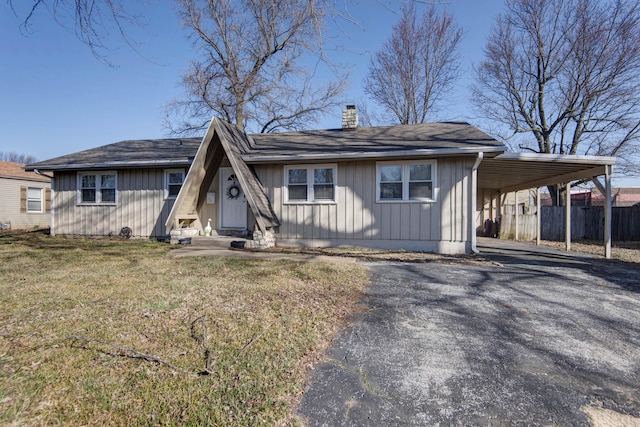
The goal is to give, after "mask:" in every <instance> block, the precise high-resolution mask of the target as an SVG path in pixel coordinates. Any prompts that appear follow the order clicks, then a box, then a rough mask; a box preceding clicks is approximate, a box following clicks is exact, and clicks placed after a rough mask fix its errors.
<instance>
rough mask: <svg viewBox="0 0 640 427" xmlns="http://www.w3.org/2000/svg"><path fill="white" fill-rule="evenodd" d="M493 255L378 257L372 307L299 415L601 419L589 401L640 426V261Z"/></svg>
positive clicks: (324, 369)
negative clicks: (434, 259)
mask: <svg viewBox="0 0 640 427" xmlns="http://www.w3.org/2000/svg"><path fill="white" fill-rule="evenodd" d="M483 257H484V258H485V260H484V261H482V262H477V263H450V264H442V263H388V262H382V263H371V264H368V268H369V269H370V272H371V275H372V279H373V286H371V287H370V288H369V289H368V295H367V296H366V298H365V300H364V301H363V305H364V306H365V310H364V311H363V313H362V314H360V315H359V316H358V317H357V318H356V319H354V321H353V324H352V326H351V327H349V328H347V329H346V330H344V331H343V333H342V334H341V335H340V336H339V337H337V339H336V340H335V342H334V344H333V347H332V348H331V349H330V350H329V352H328V354H327V361H326V362H325V363H322V364H320V365H318V366H317V367H316V368H315V370H314V371H313V374H312V380H311V384H310V386H309V388H308V390H307V391H306V392H305V395H304V397H303V400H302V403H301V405H300V407H299V410H298V412H299V414H300V415H302V416H304V417H307V418H308V420H309V424H310V425H311V426H449V425H464V426H486V425H491V426H515V425H523V426H524V425H527V426H529V425H540V426H550V425H559V426H589V425H598V424H597V423H594V422H593V419H590V418H589V417H588V416H587V414H586V413H587V412H589V410H590V409H589V408H591V410H596V411H601V412H602V413H604V414H614V415H617V414H626V416H622V418H618V419H617V420H618V421H615V420H613V421H614V422H617V423H618V425H621V424H620V423H622V422H623V421H624V422H629V423H631V424H628V425H640V420H639V419H637V418H633V417H640V413H639V411H640V266H638V264H625V263H622V262H616V261H605V260H596V259H591V258H589V257H576V256H567V255H566V254H563V253H561V252H555V253H554V252H552V253H538V252H537V250H534V249H532V248H531V247H523V246H514V247H513V248H512V250H508V251H503V250H500V249H495V248H484V251H483ZM594 408H595V409H594ZM602 408H604V410H603V409H602ZM636 421H638V422H639V424H634V423H636ZM613 425H615V424H613Z"/></svg>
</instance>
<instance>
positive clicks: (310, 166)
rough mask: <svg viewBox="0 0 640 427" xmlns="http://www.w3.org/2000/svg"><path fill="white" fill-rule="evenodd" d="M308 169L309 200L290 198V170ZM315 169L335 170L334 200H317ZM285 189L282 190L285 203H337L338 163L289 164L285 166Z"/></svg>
mask: <svg viewBox="0 0 640 427" xmlns="http://www.w3.org/2000/svg"><path fill="white" fill-rule="evenodd" d="M291 169H306V170H307V200H289V170H291ZM314 169H331V170H333V200H326V199H322V200H315V198H314V193H313V184H314V182H313V170H314ZM283 175H284V176H283V180H284V185H283V187H284V191H283V192H282V197H283V198H284V199H283V203H284V204H285V205H335V204H336V200H337V197H338V164H337V163H326V164H306V165H287V166H285V167H284V174H283Z"/></svg>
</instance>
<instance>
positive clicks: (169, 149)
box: [26, 138, 202, 170]
mask: <svg viewBox="0 0 640 427" xmlns="http://www.w3.org/2000/svg"><path fill="white" fill-rule="evenodd" d="M201 140H202V139H201V138H171V139H138V140H130V141H120V142H116V143H114V144H109V145H103V146H101V147H96V148H91V149H89V150H84V151H79V152H77V153H72V154H68V155H66V156H61V157H56V158H53V159H50V160H45V161H43V162H38V163H33V164H30V165H27V167H26V169H27V170H33V169H41V170H62V169H86V168H113V167H119V168H120V167H140V166H147V167H154V166H158V167H161V166H171V165H184V166H188V165H190V164H191V161H192V160H193V156H195V154H196V151H198V147H199V146H200V141H201Z"/></svg>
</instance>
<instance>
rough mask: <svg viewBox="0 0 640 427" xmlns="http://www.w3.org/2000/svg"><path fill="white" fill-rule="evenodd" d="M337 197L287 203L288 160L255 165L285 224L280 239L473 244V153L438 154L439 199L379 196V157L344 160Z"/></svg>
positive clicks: (392, 245)
mask: <svg viewBox="0 0 640 427" xmlns="http://www.w3.org/2000/svg"><path fill="white" fill-rule="evenodd" d="M337 165H338V166H337V167H338V182H337V193H336V202H335V203H328V204H313V203H308V204H285V203H284V195H283V187H284V176H283V173H284V166H283V165H255V170H256V173H257V174H258V177H259V178H260V180H261V182H262V183H263V185H264V186H265V188H267V191H268V197H269V199H270V200H271V202H272V205H273V208H274V211H275V213H276V215H277V216H278V218H279V219H280V222H281V226H280V228H279V233H278V234H277V239H278V243H279V244H283V245H293V246H300V245H301V246H341V245H342V246H351V245H353V246H365V247H374V248H385V249H407V250H425V251H436V252H443V253H461V252H468V251H469V250H470V242H469V240H470V235H469V226H468V224H467V223H468V219H467V216H468V209H469V201H470V189H469V185H470V178H469V176H470V173H471V167H472V165H473V159H472V158H469V157H456V158H440V159H438V160H437V177H436V183H435V185H436V188H437V199H436V201H435V202H431V203H427V202H424V203H417V202H397V203H396V202H376V191H377V189H376V161H370V160H367V161H347V162H339V163H338V164H337Z"/></svg>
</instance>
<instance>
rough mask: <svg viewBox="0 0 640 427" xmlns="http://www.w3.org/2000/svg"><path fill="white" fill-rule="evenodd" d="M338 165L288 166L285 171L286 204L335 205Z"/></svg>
mask: <svg viewBox="0 0 640 427" xmlns="http://www.w3.org/2000/svg"><path fill="white" fill-rule="evenodd" d="M336 171H337V166H336V165H308V166H287V167H285V169H284V180H285V182H284V185H285V202H286V203H333V202H335V200H336V181H337V180H336Z"/></svg>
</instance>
